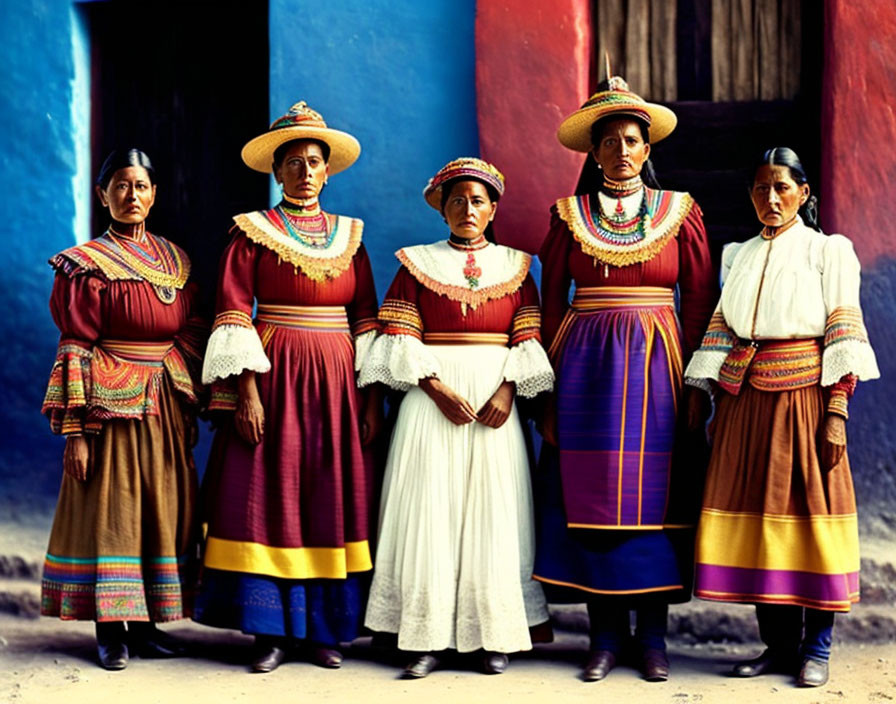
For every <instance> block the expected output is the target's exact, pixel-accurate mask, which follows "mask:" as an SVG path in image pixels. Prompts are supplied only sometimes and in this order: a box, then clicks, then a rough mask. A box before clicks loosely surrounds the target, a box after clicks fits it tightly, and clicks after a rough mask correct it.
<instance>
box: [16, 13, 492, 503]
mask: <svg viewBox="0 0 896 704" xmlns="http://www.w3.org/2000/svg"><path fill="white" fill-rule="evenodd" d="M395 4H396V3H392V2H387V1H386V0H343V1H342V2H339V3H321V2H311V1H309V0H271V2H270V37H269V39H270V53H271V60H270V85H271V94H270V115H271V119H273V118H274V117H276V116H279V115H281V114H283V113H284V112H285V111H286V109H287V108H288V107H289V106H290V105H292V104H293V103H294V102H296V101H298V100H303V99H304V100H306V101H307V102H308V104H309V105H311V106H312V107H313V108H315V109H317V110H319V111H320V112H322V113H323V115H324V117H325V119H326V120H327V121H328V122H329V123H330V124H331V125H332V126H333V127H336V128H339V129H344V130H346V131H348V132H351V133H352V134H354V135H355V136H356V137H357V138H358V139H359V140H360V142H361V145H362V153H361V158H360V159H359V161H358V162H357V164H356V165H355V166H354V167H352V168H351V169H350V170H349V171H347V172H344V173H342V174H338V175H337V176H335V177H334V178H333V179H332V180H331V181H330V185H329V186H328V187H327V190H326V192H325V193H324V196H323V203H324V207H325V208H326V209H328V210H330V211H332V212H337V213H344V214H347V215H354V216H356V217H361V218H362V219H364V221H365V223H366V229H365V241H366V243H367V247H368V249H369V251H370V254H371V259H372V261H373V264H374V271H375V275H376V278H377V286H378V293H379V295H380V297H382V295H383V293H385V289H386V287H387V286H388V284H389V282H390V281H391V279H392V276H393V275H394V273H395V270H396V268H397V262H396V260H395V258H394V257H393V256H392V252H393V251H394V250H395V249H397V248H398V247H400V246H402V245H405V244H410V243H417V242H425V241H432V240H435V239H438V238H440V237H442V236H444V234H445V232H446V229H445V226H444V224H443V222H442V220H441V218H440V216H439V215H438V214H437V213H436V212H435V211H434V210H432V209H431V208H429V207H428V206H427V205H426V204H425V203H424V201H423V198H422V196H421V192H422V190H423V186H424V185H425V184H426V181H427V179H428V178H429V177H430V176H431V175H432V174H433V173H434V172H435V171H436V170H437V169H438V168H439V167H441V166H442V165H443V164H444V163H445V162H447V161H449V160H450V159H453V158H455V157H457V156H461V155H477V154H478V135H477V132H476V104H475V73H474V42H473V28H474V12H475V2H474V0H429V1H428V2H425V3H424V2H421V3H417V2H405V3H398V4H399V5H404V6H405V7H395ZM78 6H79V5H78V3H73V2H72V1H71V0H28V1H27V2H9V1H5V0H4V1H3V4H2V10H0V19H2V21H0V61H2V63H0V65H2V66H3V77H2V79H0V194H2V196H0V204H2V205H0V238H2V240H0V241H2V242H3V244H4V250H3V251H4V256H3V257H2V258H0V279H2V284H0V285H2V287H3V289H2V291H3V294H4V296H3V299H4V300H5V301H6V304H7V305H6V310H5V311H4V320H5V321H6V329H5V332H4V334H3V336H2V341H0V360H2V363H0V389H2V390H3V402H2V404H0V428H2V429H3V430H2V433H0V519H2V518H4V517H9V516H16V515H24V514H27V513H29V512H30V511H31V510H32V509H34V508H44V507H48V506H51V505H52V503H53V501H54V499H55V496H56V492H57V489H58V485H59V477H60V473H61V453H62V448H63V442H62V441H61V440H60V439H59V438H56V437H53V436H52V435H51V434H50V432H49V429H48V427H47V423H46V420H45V419H44V418H43V417H42V416H41V415H40V404H41V401H42V398H43V393H44V389H45V384H46V380H47V376H48V373H49V370H50V367H51V365H52V362H53V358H54V355H55V349H56V343H57V341H58V332H57V330H56V328H55V326H54V325H53V323H52V320H51V318H50V314H49V309H48V306H47V301H48V298H49V294H50V289H51V286H52V279H53V276H52V270H51V269H50V267H49V266H47V263H46V261H47V259H48V258H49V257H50V256H51V255H52V254H54V253H55V252H57V251H59V250H61V249H64V248H65V247H68V246H70V245H72V244H74V243H75V241H76V232H80V234H81V236H83V235H84V234H85V233H86V231H87V230H86V228H87V227H88V224H89V223H88V222H87V218H88V217H89V208H85V207H84V206H85V203H87V204H89V199H90V198H91V195H90V174H89V173H87V172H86V171H85V164H84V155H85V154H88V152H87V151H86V150H87V149H88V147H89V145H88V144H87V143H86V139H87V132H86V131H85V127H86V126H85V125H84V124H83V123H84V120H85V116H87V115H89V104H88V102H87V101H88V100H89V95H90V93H89V90H88V89H87V88H88V86H86V84H85V83H84V81H86V80H87V79H86V75H85V74H84V73H79V71H78V70H77V69H78V60H81V61H82V64H81V66H80V69H86V68H87V66H86V61H87V57H86V56H84V52H85V51H86V49H87V47H88V46H89V43H88V40H87V38H85V37H83V36H81V37H80V38H79V31H80V26H79V22H78V17H79V15H78V9H77V8H78ZM213 60H214V57H211V56H210V57H209V62H210V67H209V70H213V66H212V63H213ZM79 81H80V83H79ZM235 102H236V104H238V102H239V101H238V96H237V99H236V101H235ZM266 128H267V125H266V124H264V125H259V126H258V130H259V131H262V130H264V129H266ZM264 205H265V204H264V203H259V204H258V207H262V206H264Z"/></svg>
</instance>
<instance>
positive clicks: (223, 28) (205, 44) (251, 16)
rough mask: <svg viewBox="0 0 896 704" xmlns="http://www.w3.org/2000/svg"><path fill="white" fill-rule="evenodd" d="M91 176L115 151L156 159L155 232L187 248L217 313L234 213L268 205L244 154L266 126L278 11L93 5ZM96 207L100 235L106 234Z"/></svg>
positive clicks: (204, 2)
mask: <svg viewBox="0 0 896 704" xmlns="http://www.w3.org/2000/svg"><path fill="white" fill-rule="evenodd" d="M82 7H83V12H84V13H85V16H86V19H87V26H88V29H89V35H90V41H91V105H92V108H91V113H92V114H91V144H92V162H93V163H92V166H93V168H92V173H93V174H95V173H97V171H98V170H99V167H100V165H101V164H102V161H103V159H104V158H105V156H106V154H108V153H109V152H110V151H111V150H112V149H114V148H117V147H125V148H126V147H130V146H136V147H139V148H141V149H143V150H144V151H146V152H147V153H148V154H149V156H150V157H151V158H152V160H153V165H154V167H155V169H156V176H157V182H158V196H157V198H156V204H155V206H154V207H153V210H152V213H151V215H150V218H149V221H148V226H149V229H150V230H151V231H152V232H154V233H156V234H159V235H162V236H164V237H167V238H169V239H171V240H172V241H174V242H176V243H177V244H179V245H180V246H182V247H183V248H184V249H185V250H186V251H187V253H188V254H189V256H190V259H191V260H192V262H193V272H194V277H195V279H196V280H197V281H198V282H199V284H200V286H201V287H202V290H203V294H204V295H203V307H204V308H205V309H206V310H207V312H209V313H210V312H211V310H210V308H211V306H212V305H213V301H214V287H215V276H216V271H217V265H218V258H219V256H220V253H221V251H222V250H223V249H224V247H225V245H226V244H227V231H228V230H229V228H230V225H231V224H232V221H231V217H232V216H233V215H234V214H235V213H239V212H244V211H246V210H254V209H257V208H260V207H266V205H267V202H268V183H269V178H268V177H266V176H265V175H263V174H259V173H256V172H253V171H251V170H250V169H248V168H247V167H246V166H245V165H244V164H243V163H242V161H241V159H240V149H241V148H242V146H243V144H244V143H245V142H246V141H247V140H248V139H250V138H251V137H253V136H255V135H256V134H258V133H259V132H260V131H262V130H263V129H264V128H265V127H266V126H267V123H268V122H269V120H268V3H267V2H266V1H263V2H252V3H247V2H238V1H236V0H215V1H214V2H210V1H208V0H176V1H171V0H159V1H156V2H151V3H140V4H133V3H125V2H114V1H108V2H92V3H89V4H85V5H83V6H82ZM106 218H107V216H106V215H105V211H103V210H102V209H101V208H99V207H97V206H96V204H95V203H94V210H93V221H92V225H93V227H92V232H93V233H94V235H97V234H99V233H101V232H103V231H104V230H105V228H106V226H107V225H108V222H107V221H106Z"/></svg>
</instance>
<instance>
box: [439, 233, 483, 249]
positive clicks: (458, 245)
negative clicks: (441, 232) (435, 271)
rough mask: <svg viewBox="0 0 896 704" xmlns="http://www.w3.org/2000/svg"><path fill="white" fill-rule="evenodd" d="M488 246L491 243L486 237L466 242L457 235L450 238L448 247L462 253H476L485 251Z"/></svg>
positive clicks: (480, 236) (481, 236)
mask: <svg viewBox="0 0 896 704" xmlns="http://www.w3.org/2000/svg"><path fill="white" fill-rule="evenodd" d="M488 245H489V241H488V240H487V239H485V235H479V237H477V238H475V239H472V240H465V239H462V238H460V237H456V236H455V235H451V236H450V237H449V238H448V246H449V247H451V248H452V249H457V250H460V251H461V252H475V251H477V250H480V249H485V248H486V247H488Z"/></svg>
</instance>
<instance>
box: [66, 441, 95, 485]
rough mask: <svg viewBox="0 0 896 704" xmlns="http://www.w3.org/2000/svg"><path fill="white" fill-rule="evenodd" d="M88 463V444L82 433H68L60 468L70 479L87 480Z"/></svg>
mask: <svg viewBox="0 0 896 704" xmlns="http://www.w3.org/2000/svg"><path fill="white" fill-rule="evenodd" d="M89 464H90V445H88V444H87V438H85V437H84V436H83V435H69V436H68V437H67V438H66V439H65V452H63V453H62V469H63V471H64V472H65V473H66V474H67V475H68V476H70V477H71V478H72V479H77V480H78V481H79V482H84V481H87V474H88V467H89Z"/></svg>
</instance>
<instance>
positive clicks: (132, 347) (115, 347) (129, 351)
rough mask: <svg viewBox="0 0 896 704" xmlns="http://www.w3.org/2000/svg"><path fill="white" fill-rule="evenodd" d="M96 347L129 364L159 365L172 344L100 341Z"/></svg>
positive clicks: (168, 342) (166, 342) (169, 341)
mask: <svg viewBox="0 0 896 704" xmlns="http://www.w3.org/2000/svg"><path fill="white" fill-rule="evenodd" d="M98 346H99V347H102V348H103V349H104V350H105V351H106V352H108V353H110V354H114V355H115V356H116V357H121V358H122V359H126V360H128V361H129V362H140V363H143V364H160V363H161V362H162V361H163V360H164V359H165V357H166V356H167V355H168V353H169V352H170V351H171V348H172V347H174V342H173V341H171V340H167V341H165V342H143V341H135V340H100V342H99V345H98Z"/></svg>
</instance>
